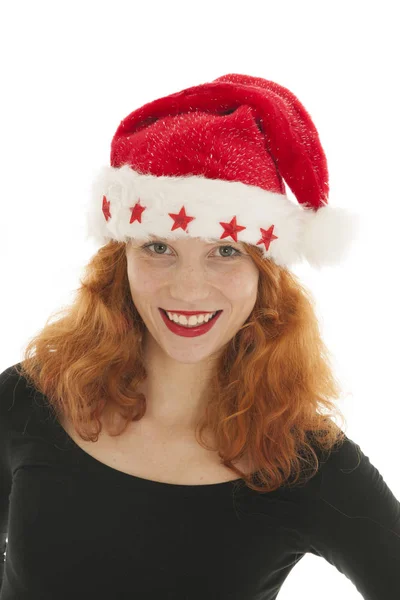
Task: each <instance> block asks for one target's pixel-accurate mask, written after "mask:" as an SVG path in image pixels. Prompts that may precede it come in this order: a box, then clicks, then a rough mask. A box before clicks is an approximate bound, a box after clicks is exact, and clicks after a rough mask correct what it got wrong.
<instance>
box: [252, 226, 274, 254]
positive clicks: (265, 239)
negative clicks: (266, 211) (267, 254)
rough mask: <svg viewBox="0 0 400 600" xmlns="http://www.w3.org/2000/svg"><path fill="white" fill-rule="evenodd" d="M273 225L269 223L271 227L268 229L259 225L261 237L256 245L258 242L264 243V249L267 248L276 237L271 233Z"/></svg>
mask: <svg viewBox="0 0 400 600" xmlns="http://www.w3.org/2000/svg"><path fill="white" fill-rule="evenodd" d="M274 227H275V225H271V227H270V228H269V229H263V228H262V227H260V231H261V235H262V238H261V240H260V241H259V242H257V246H258V244H265V249H266V250H269V245H270V243H271V242H272V241H273V240H277V239H278V238H277V236H276V235H274V234H273V233H272V230H273V228H274Z"/></svg>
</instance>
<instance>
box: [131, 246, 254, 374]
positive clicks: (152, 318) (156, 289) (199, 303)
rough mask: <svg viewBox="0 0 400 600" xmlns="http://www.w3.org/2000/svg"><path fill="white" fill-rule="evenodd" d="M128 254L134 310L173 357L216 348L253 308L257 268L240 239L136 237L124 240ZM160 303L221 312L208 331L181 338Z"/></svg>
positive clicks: (196, 357)
mask: <svg viewBox="0 0 400 600" xmlns="http://www.w3.org/2000/svg"><path fill="white" fill-rule="evenodd" d="M144 246H147V248H145V247H144ZM126 257H127V269H128V279H129V285H130V290H131V294H132V300H133V302H134V304H135V306H136V309H137V310H138V312H139V314H140V316H141V317H142V319H143V321H144V323H145V325H146V327H147V330H148V332H149V334H150V336H151V337H152V338H153V339H154V340H155V341H156V342H157V344H158V346H159V347H160V348H161V349H162V350H163V351H164V352H165V353H167V354H168V355H169V356H170V357H171V358H174V359H175V360H177V361H180V362H184V363H195V362H198V361H201V360H203V359H206V358H207V357H209V356H211V355H216V354H217V353H219V351H220V350H221V348H222V347H223V346H225V345H226V344H227V343H228V342H229V341H230V340H231V339H232V338H233V337H234V336H235V334H236V333H237V331H238V330H239V329H240V327H241V326H242V325H243V323H244V322H245V321H246V319H247V318H248V317H249V315H250V313H251V311H252V310H253V307H254V304H255V302H256V298H257V289H258V278H259V272H258V269H257V267H256V265H255V264H254V262H253V260H252V258H251V257H250V255H248V254H246V251H245V248H244V246H243V244H241V243H240V242H237V243H236V242H229V241H215V242H213V243H208V242H206V241H204V240H202V239H199V238H187V239H176V240H167V239H165V238H159V237H155V236H152V237H151V239H150V240H147V241H146V240H144V239H143V240H138V239H137V238H136V239H132V240H130V241H129V242H128V243H127V245H126ZM159 308H163V309H165V310H168V311H171V312H173V311H174V310H175V311H179V310H186V311H201V312H202V311H204V312H214V311H217V310H222V311H223V312H222V313H221V315H220V316H219V318H218V319H217V320H216V322H215V323H214V325H213V327H212V328H211V329H210V330H209V331H208V332H207V333H204V334H203V335H199V336H196V337H183V336H181V335H177V334H176V333H173V332H172V331H170V330H169V328H168V327H167V325H166V324H165V322H164V319H163V317H162V314H161V312H160V310H159Z"/></svg>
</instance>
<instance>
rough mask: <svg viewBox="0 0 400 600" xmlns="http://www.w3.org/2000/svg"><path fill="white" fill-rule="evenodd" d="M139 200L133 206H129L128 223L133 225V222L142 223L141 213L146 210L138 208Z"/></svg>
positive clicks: (141, 207) (142, 207)
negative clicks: (129, 217)
mask: <svg viewBox="0 0 400 600" xmlns="http://www.w3.org/2000/svg"><path fill="white" fill-rule="evenodd" d="M139 203H140V199H139V200H138V201H137V202H136V204H135V206H131V207H130V209H131V211H132V214H131V219H130V221H129V223H133V222H134V221H139V223H141V222H142V212H143V211H144V210H146V207H145V206H140V204H139Z"/></svg>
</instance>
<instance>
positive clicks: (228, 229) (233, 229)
mask: <svg viewBox="0 0 400 600" xmlns="http://www.w3.org/2000/svg"><path fill="white" fill-rule="evenodd" d="M219 224H220V225H222V227H223V228H224V229H225V231H224V233H223V234H222V235H221V237H220V240H222V239H223V238H226V237H228V236H231V238H233V239H234V240H235V242H237V233H238V231H242V230H243V229H246V227H242V226H241V225H237V223H236V216H235V217H233V219H232V220H231V222H230V223H222V222H221V221H220V222H219Z"/></svg>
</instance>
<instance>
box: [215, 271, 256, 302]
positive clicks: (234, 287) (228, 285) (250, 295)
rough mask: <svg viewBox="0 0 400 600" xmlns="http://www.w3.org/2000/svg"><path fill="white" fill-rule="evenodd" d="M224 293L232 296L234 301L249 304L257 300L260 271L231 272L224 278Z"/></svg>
mask: <svg viewBox="0 0 400 600" xmlns="http://www.w3.org/2000/svg"><path fill="white" fill-rule="evenodd" d="M223 289H224V293H225V295H226V296H228V297H229V298H232V302H233V303H235V304H236V303H239V302H243V304H244V305H245V304H248V303H251V302H253V303H254V302H255V300H256V297H257V291H258V271H257V272H248V271H246V272H242V271H238V272H237V273H233V274H231V275H230V276H229V277H226V278H225V279H224V286H223Z"/></svg>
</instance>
